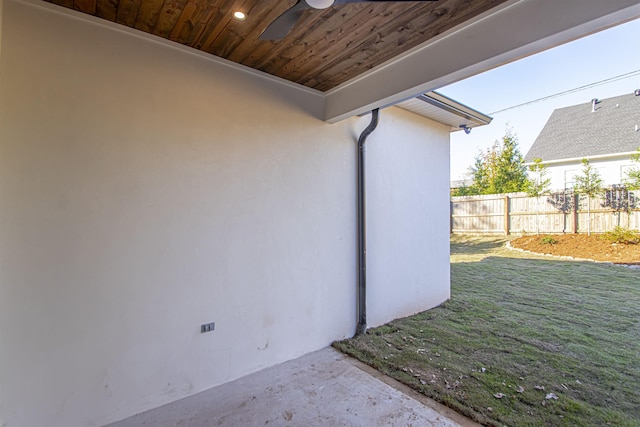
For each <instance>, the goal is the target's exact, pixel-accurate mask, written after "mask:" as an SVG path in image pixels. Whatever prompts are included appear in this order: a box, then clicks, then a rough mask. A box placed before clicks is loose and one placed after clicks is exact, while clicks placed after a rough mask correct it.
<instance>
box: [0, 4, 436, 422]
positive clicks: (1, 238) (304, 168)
mask: <svg viewBox="0 0 640 427" xmlns="http://www.w3.org/2000/svg"><path fill="white" fill-rule="evenodd" d="M1 24H2V32H3V37H2V43H3V47H2V56H1V57H0V425H2V426H3V427H17V426H20V427H39V426H44V425H46V426H49V427H56V426H65V427H68V426H80V425H102V424H106V423H108V422H111V421H115V420H118V419H122V418H124V417H127V416H129V415H132V414H134V413H137V412H140V411H143V410H146V409H150V408H153V407H157V406H159V405H162V404H165V403H168V402H170V401H173V400H176V399H179V398H182V397H184V396H187V395H189V394H193V393H196V392H198V391H201V390H205V389H207V388H210V387H212V386H215V385H218V384H221V383H224V382H227V381H230V380H232V379H235V378H238V377H240V376H243V375H246V374H248V373H251V372H254V371H257V370H259V369H262V368H264V367H267V366H271V365H274V364H276V363H279V362H282V361H285V360H288V359H291V358H294V357H296V356H299V355H302V354H304V353H307V352H310V351H313V350H316V349H318V348H322V347H324V346H327V345H329V344H330V343H331V342H332V341H333V340H336V339H340V338H343V337H347V336H351V335H352V334H353V332H354V330H355V323H356V311H355V305H356V277H357V268H356V253H355V252H356V228H355V223H356V222H355V177H356V172H355V156H356V148H355V140H356V139H357V136H358V135H359V133H360V132H361V131H362V129H363V128H364V127H365V126H366V125H367V123H368V120H369V119H368V117H363V118H353V119H349V120H346V121H343V122H340V123H338V124H335V125H330V124H327V123H324V122H322V121H319V120H317V119H315V118H314V117H313V115H311V114H309V112H305V111H300V110H299V109H297V108H296V107H294V104H293V103H292V102H290V101H291V99H292V98H291V97H301V98H303V99H302V102H296V103H295V104H296V105H300V104H301V103H302V104H304V103H305V102H306V98H308V104H309V105H316V104H317V102H316V100H315V99H314V97H315V96H317V95H316V94H314V93H311V92H309V91H302V90H300V91H298V90H295V88H289V87H281V86H278V85H276V84H274V83H271V82H268V81H266V80H264V79H260V78H257V77H255V76H252V75H251V74H245V73H242V72H238V71H237V70H236V69H234V68H231V67H227V66H223V65H220V64H218V63H216V62H214V61H209V60H207V59H205V58H202V57H200V56H197V55H192V54H189V53H186V52H184V51H182V50H180V49H175V48H172V47H168V46H166V45H163V44H158V43H153V42H150V41H149V40H147V39H145V38H140V37H135V36H132V35H131V34H129V33H127V32H119V31H114V30H112V29H109V28H105V27H102V26H98V25H94V24H91V23H88V22H86V21H84V20H80V19H76V18H73V17H69V16H68V15H67V14H58V13H55V12H51V11H50V10H49V7H48V6H47V7H46V8H40V7H34V6H32V5H27V4H24V3H21V2H16V1H14V0H5V1H4V11H3V19H2V23H1ZM448 138H449V136H448V133H447V131H446V128H445V127H443V126H441V125H438V124H435V123H433V122H430V121H428V120H425V119H422V118H419V117H418V116H414V115H412V114H410V113H406V112H403V111H402V110H399V109H395V108H390V109H387V110H384V111H383V112H382V115H381V124H380V127H379V130H378V131H376V133H374V134H373V135H372V136H371V137H370V139H369V142H368V143H367V144H368V152H367V155H368V156H369V161H368V170H369V178H368V188H369V193H368V200H369V203H368V215H369V233H370V240H369V251H370V252H369V253H370V263H369V265H370V272H369V273H370V274H369V280H370V284H371V287H370V292H369V304H370V308H369V318H370V324H380V323H383V322H385V321H388V320H391V319H393V318H396V317H399V316H402V315H405V314H409V313H412V312H416V311H420V310H423V309H427V308H430V307H433V306H434V305H437V304H439V303H440V302H442V301H443V300H444V299H445V298H447V297H448V295H449V276H448V248H449V246H448V210H447V209H446V206H448V204H447V202H446V201H447V200H448V157H447V156H448V154H447V153H448ZM212 321H213V322H215V323H216V330H215V331H214V332H212V333H207V334H200V324H202V323H206V322H212Z"/></svg>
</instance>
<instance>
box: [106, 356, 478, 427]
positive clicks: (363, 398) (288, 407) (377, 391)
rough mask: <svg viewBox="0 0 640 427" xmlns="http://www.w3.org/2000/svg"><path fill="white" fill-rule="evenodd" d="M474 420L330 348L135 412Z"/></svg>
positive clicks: (164, 421) (256, 419) (142, 417)
mask: <svg viewBox="0 0 640 427" xmlns="http://www.w3.org/2000/svg"><path fill="white" fill-rule="evenodd" d="M265 425H269V426H362V427H371V426H413V427H418V426H420V427H422V426H443V427H472V426H479V424H476V423H474V422H472V421H470V420H469V419H467V418H465V417H463V416H462V415H460V414H458V413H456V412H454V411H452V410H450V409H448V408H446V407H444V406H443V405H440V404H438V403H436V402H434V401H432V400H431V399H427V398H426V397H424V396H422V395H420V394H419V393H417V392H415V391H413V390H411V389H410V388H408V387H406V386H404V385H403V384H400V383H398V382H397V381H395V380H393V379H391V378H389V377H387V376H385V375H382V374H381V373H379V372H378V371H376V370H374V369H372V368H370V367H368V366H366V365H364V364H362V363H360V362H358V361H356V360H354V359H351V358H349V357H347V356H345V355H343V354H341V353H339V352H337V351H336V350H334V349H332V348H325V349H322V350H320V351H316V352H314V353H310V354H307V355H305V356H303V357H300V358H298V359H295V360H292V361H289V362H286V363H282V364H280V365H277V366H274V367H271V368H268V369H265V370H262V371H260V372H257V373H255V374H251V375H248V376H246V377H243V378H240V379H238V380H236V381H232V382H230V383H226V384H223V385H221V386H218V387H214V388H212V389H210V390H207V391H204V392H202V393H198V394H196V395H194V396H190V397H187V398H185V399H182V400H179V401H177V402H173V403H170V404H168V405H165V406H162V407H160V408H157V409H153V410H151V411H148V412H144V413H142V414H138V415H135V416H133V417H130V418H127V419H125V420H122V421H120V422H117V423H114V424H111V425H110V426H109V427H134V426H135V427H138V426H154V427H169V426H187V427H209V426H242V427H246V426H265Z"/></svg>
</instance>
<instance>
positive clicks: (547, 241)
mask: <svg viewBox="0 0 640 427" xmlns="http://www.w3.org/2000/svg"><path fill="white" fill-rule="evenodd" d="M511 246H512V247H514V248H518V249H524V250H527V251H531V252H536V253H540V254H549V255H559V256H570V257H574V258H582V259H591V260H595V261H608V262H613V263H615V264H640V244H635V245H633V244H613V243H610V242H608V241H607V240H605V239H604V238H603V236H602V235H596V234H592V235H591V236H588V235H586V234H544V235H539V236H538V235H536V236H523V237H518V238H516V239H513V240H512V241H511Z"/></svg>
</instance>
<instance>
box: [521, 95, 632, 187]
mask: <svg viewBox="0 0 640 427" xmlns="http://www.w3.org/2000/svg"><path fill="white" fill-rule="evenodd" d="M638 148H640V90H636V91H635V92H633V93H629V94H626V95H621V96H616V97H613V98H607V99H601V100H598V99H594V100H592V101H591V102H587V103H584V104H579V105H573V106H571V107H565V108H559V109H557V110H555V111H554V112H553V113H552V114H551V117H550V118H549V120H548V121H547V123H546V124H545V126H544V128H543V129H542V131H541V132H540V135H538V138H536V140H535V142H534V143H533V145H532V146H531V149H530V150H529V152H528V153H527V155H526V156H525V162H527V164H531V163H532V162H533V160H534V159H536V158H540V159H542V162H543V163H544V164H546V165H547V166H548V175H547V177H548V178H550V179H551V188H552V189H554V190H563V189H570V188H573V181H574V176H575V175H580V174H581V173H582V159H588V160H589V162H590V164H591V165H592V166H593V167H595V168H596V169H597V170H598V172H599V174H600V177H601V178H602V180H603V182H604V184H605V185H607V186H610V185H618V184H621V183H623V180H624V178H625V177H626V173H627V172H628V171H629V169H630V168H632V167H637V166H638V164H637V163H634V162H633V161H632V155H633V154H636V153H637V151H636V149H638Z"/></svg>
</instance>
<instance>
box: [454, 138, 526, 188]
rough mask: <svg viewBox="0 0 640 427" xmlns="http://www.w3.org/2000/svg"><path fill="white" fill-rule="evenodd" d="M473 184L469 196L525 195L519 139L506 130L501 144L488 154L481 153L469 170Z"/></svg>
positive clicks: (488, 151)
mask: <svg viewBox="0 0 640 427" xmlns="http://www.w3.org/2000/svg"><path fill="white" fill-rule="evenodd" d="M470 175H471V177H472V178H473V184H472V185H471V186H469V187H467V188H466V189H465V190H464V191H465V192H467V194H500V193H514V192H518V191H525V190H526V188H527V172H526V168H525V166H524V161H523V159H522V154H521V153H520V149H519V148H518V139H517V138H516V136H515V135H513V134H512V133H511V131H509V130H507V132H506V134H505V136H503V137H502V143H499V142H498V141H496V142H495V143H494V144H493V146H492V147H491V148H490V149H488V150H487V151H484V152H480V154H478V156H476V158H475V163H474V165H473V166H472V167H471V168H470Z"/></svg>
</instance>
